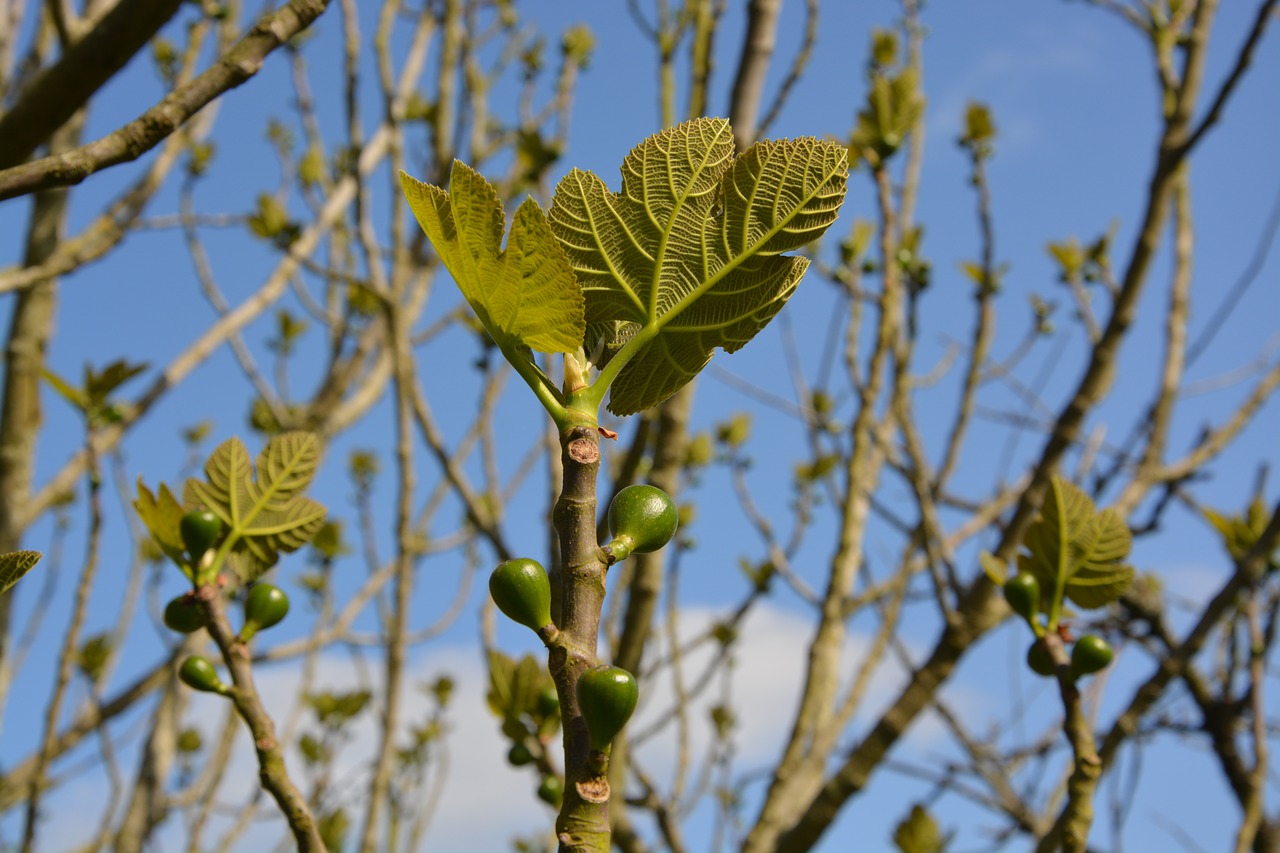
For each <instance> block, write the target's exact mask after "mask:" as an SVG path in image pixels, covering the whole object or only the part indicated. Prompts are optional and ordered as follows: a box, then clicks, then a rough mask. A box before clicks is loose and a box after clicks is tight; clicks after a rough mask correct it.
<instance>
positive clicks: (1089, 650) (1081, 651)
mask: <svg viewBox="0 0 1280 853" xmlns="http://www.w3.org/2000/svg"><path fill="white" fill-rule="evenodd" d="M1113 657H1115V652H1113V651H1112V650H1111V644H1110V643H1108V642H1107V641H1106V640H1104V639H1102V638H1101V637H1099V636H1096V635H1094V634H1085V635H1084V636H1083V637H1081V638H1080V639H1078V640H1076V644H1075V645H1074V646H1072V647H1071V668H1070V673H1071V677H1072V678H1079V677H1080V676H1082V675H1092V674H1093V673H1095V672H1097V671H1098V670H1100V669H1105V668H1106V667H1107V665H1108V664H1110V663H1111V659H1112V658H1113Z"/></svg>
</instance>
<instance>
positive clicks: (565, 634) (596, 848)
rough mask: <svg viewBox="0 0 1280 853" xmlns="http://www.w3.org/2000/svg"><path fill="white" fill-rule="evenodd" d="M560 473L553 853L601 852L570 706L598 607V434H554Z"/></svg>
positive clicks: (582, 747) (605, 814)
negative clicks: (559, 761)
mask: <svg viewBox="0 0 1280 853" xmlns="http://www.w3.org/2000/svg"><path fill="white" fill-rule="evenodd" d="M560 452H561V461H562V464H563V467H564V481H563V485H562V488H561V491H560V498H559V500H557V501H556V505H555V510H554V514H553V522H554V524H555V528H556V533H557V534H558V536H559V539H560V563H559V564H557V565H555V566H553V567H552V570H551V598H552V608H553V613H554V614H555V618H556V627H558V628H559V629H560V631H561V640H560V641H559V642H557V643H556V644H555V645H553V646H552V647H551V654H550V661H549V668H550V671H551V677H552V678H553V679H554V680H555V684H556V692H557V693H558V694H559V695H560V716H561V720H562V721H563V726H564V776H565V785H564V788H565V791H564V802H563V803H562V804H561V806H560V815H559V817H557V818H556V837H557V839H558V840H559V843H560V853H608V851H609V805H608V803H607V802H605V803H591V802H588V801H586V800H584V799H583V798H582V797H581V796H580V795H579V794H578V790H577V783H578V782H581V781H583V780H585V779H587V778H589V777H590V776H591V775H592V774H591V773H590V771H589V770H588V768H587V758H588V753H589V744H588V741H587V727H586V723H584V722H583V719H582V714H581V712H580V711H579V710H578V697H577V685H578V678H579V677H580V676H581V675H582V673H583V672H585V671H586V670H588V669H590V668H591V667H593V666H595V665H596V640H597V638H598V636H599V633H600V612H601V610H602V608H603V607H604V578H605V565H604V564H603V563H601V562H600V561H599V559H597V557H596V545H597V540H596V478H597V475H598V474H599V471H600V434H599V433H598V432H597V431H596V429H595V428H594V426H587V425H583V426H575V427H571V428H569V429H567V430H565V431H563V432H561V434H560Z"/></svg>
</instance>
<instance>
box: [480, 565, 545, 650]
mask: <svg viewBox="0 0 1280 853" xmlns="http://www.w3.org/2000/svg"><path fill="white" fill-rule="evenodd" d="M489 595H490V596H492V597H493V603H494V604H496V605H498V609H499V610H501V611H502V612H503V613H504V614H506V616H507V618H508V619H510V620H511V621H512V622H516V623H518V624H520V625H524V626H525V627H527V628H529V629H530V630H532V631H535V632H539V633H540V632H541V631H542V629H543V628H545V627H546V626H547V625H550V624H551V581H550V579H548V578H547V572H546V570H545V569H543V568H542V565H541V564H539V563H538V561H537V560H530V559H528V558H526V557H521V558H519V559H515V560H507V561H506V562H505V563H502V564H501V565H499V566H498V567H497V568H496V569H494V570H493V574H492V575H490V576H489Z"/></svg>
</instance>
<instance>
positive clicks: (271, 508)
mask: <svg viewBox="0 0 1280 853" xmlns="http://www.w3.org/2000/svg"><path fill="white" fill-rule="evenodd" d="M319 461H320V442H319V439H317V438H316V436H315V435H313V434H312V433H306V432H287V433H282V434H280V435H278V436H276V437H274V438H272V439H271V441H270V442H268V443H267V446H266V447H265V448H263V450H262V452H261V453H260V454H259V455H258V460H257V477H256V479H255V477H254V471H253V466H252V465H251V464H250V462H249V454H248V451H246V450H245V447H244V445H243V444H242V443H241V442H240V440H239V439H236V438H232V439H229V440H228V441H225V442H223V443H222V444H221V445H219V446H218V447H217V449H215V450H214V452H213V453H212V454H210V456H209V459H208V461H207V462H206V463H205V468H204V470H205V477H206V479H205V480H204V481H201V480H195V479H191V480H188V481H187V483H186V486H185V488H184V490H183V499H184V501H185V503H186V504H187V505H188V506H202V507H206V508H208V509H210V510H212V511H213V512H214V513H216V514H217V515H218V517H219V518H221V519H222V521H223V523H224V524H226V526H227V536H228V538H229V539H230V540H232V541H233V542H234V548H235V549H236V551H237V552H240V553H239V555H238V556H239V557H240V558H239V559H235V560H232V561H231V566H232V568H233V569H235V571H236V572H237V573H238V574H239V575H240V577H241V580H243V581H244V582H246V583H247V582H249V581H251V580H253V579H255V578H256V577H257V576H258V575H260V574H261V573H262V572H264V571H266V570H267V569H268V568H270V567H271V566H273V565H274V564H275V563H276V561H277V560H278V559H279V555H280V554H281V553H287V552H290V551H295V550H297V549H298V548H301V547H302V546H303V545H305V544H306V543H307V542H309V541H310V540H311V537H312V536H314V535H315V534H316V532H317V531H318V530H319V529H320V527H321V526H322V525H323V524H324V518H325V509H324V507H323V506H322V505H320V504H319V503H317V502H315V501H313V500H311V499H310V498H307V497H304V496H302V494H301V492H303V491H304V490H305V489H306V488H307V486H308V485H310V483H311V479H312V477H314V476H315V472H316V468H317V466H318V464H319Z"/></svg>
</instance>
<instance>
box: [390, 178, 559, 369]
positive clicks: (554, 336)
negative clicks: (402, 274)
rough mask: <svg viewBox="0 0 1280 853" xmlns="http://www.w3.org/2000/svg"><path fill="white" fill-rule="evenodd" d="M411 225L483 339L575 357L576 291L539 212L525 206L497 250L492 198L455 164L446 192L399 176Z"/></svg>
mask: <svg viewBox="0 0 1280 853" xmlns="http://www.w3.org/2000/svg"><path fill="white" fill-rule="evenodd" d="M400 186H401V188H402V189H403V190H404V195H405V198H406V199H407V200H408V202H409V207H410V208H411V209H412V210H413V215H414V216H415V217H416V218H417V220H418V224H419V225H421V226H422V230H423V231H424V232H426V235H427V237H428V238H430V240H431V244H432V245H433V246H434V247H435V250H436V253H437V254H438V255H439V256H440V260H441V261H442V262H443V263H444V265H445V268H446V269H448V270H449V274H450V275H451V276H453V280H454V281H455V282H457V285H458V289H459V290H461V291H462V295H463V296H464V297H465V298H466V300H467V302H468V303H469V304H470V305H471V308H472V309H473V310H474V311H475V312H476V316H477V317H479V318H480V322H481V323H482V324H483V325H484V327H485V330H486V331H488V333H489V336H490V337H492V338H493V339H494V341H495V342H496V343H497V344H498V345H499V347H501V348H502V349H503V351H504V352H506V351H508V350H511V349H513V348H514V347H516V346H526V347H529V348H530V349H534V350H538V351H539V352H574V351H576V350H577V349H578V348H579V347H580V346H582V337H583V302H582V292H581V291H580V290H579V288H578V285H577V283H576V281H575V280H574V277H573V270H572V269H571V268H570V267H569V264H568V261H567V260H566V259H565V256H564V252H563V251H562V250H561V248H560V246H559V244H558V243H557V242H556V240H555V238H554V237H553V236H552V233H551V229H550V228H549V227H548V225H547V220H546V217H545V216H544V215H543V213H542V209H541V208H540V207H538V204H537V202H535V201H534V200H533V199H526V200H525V202H524V203H523V204H521V205H520V207H519V209H518V210H517V211H516V215H515V219H514V221H513V222H512V224H511V234H510V236H509V237H508V239H507V249H506V251H505V252H504V251H502V245H501V244H502V230H503V225H504V223H505V215H504V213H503V210H502V201H501V200H500V199H499V198H498V193H497V191H496V190H495V189H494V188H493V186H492V185H491V184H490V183H489V182H488V181H486V180H485V179H484V178H483V177H482V176H481V175H480V174H478V173H477V172H476V171H475V170H473V169H472V168H471V167H469V166H467V165H466V164H465V163H462V162H460V161H456V160H455V161H454V164H453V170H452V172H451V173H450V178H449V191H448V192H446V191H444V190H442V189H440V188H439V187H435V186H432V185H430V184H425V183H423V182H421V181H419V180H417V179H415V178H412V177H410V176H409V175H406V174H405V173H404V172H401V173H400Z"/></svg>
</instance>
